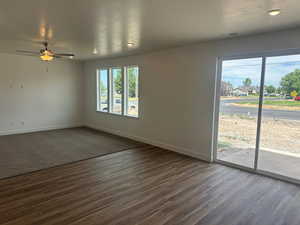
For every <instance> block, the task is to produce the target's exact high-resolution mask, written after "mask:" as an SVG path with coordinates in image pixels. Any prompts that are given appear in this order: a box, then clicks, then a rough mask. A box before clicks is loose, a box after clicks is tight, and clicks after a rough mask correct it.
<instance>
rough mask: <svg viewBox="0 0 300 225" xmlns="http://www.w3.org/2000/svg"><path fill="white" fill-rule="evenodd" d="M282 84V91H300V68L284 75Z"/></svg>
mask: <svg viewBox="0 0 300 225" xmlns="http://www.w3.org/2000/svg"><path fill="white" fill-rule="evenodd" d="M280 85H281V88H282V91H283V92H284V93H285V94H287V95H289V94H291V92H293V91H296V92H297V93H300V69H296V70H295V71H294V72H291V73H289V74H287V75H285V76H284V77H282V78H281V82H280Z"/></svg>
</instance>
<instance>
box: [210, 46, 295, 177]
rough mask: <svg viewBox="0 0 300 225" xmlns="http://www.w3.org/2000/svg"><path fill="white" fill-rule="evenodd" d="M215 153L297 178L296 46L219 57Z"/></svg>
mask: <svg viewBox="0 0 300 225" xmlns="http://www.w3.org/2000/svg"><path fill="white" fill-rule="evenodd" d="M219 63H220V64H219V75H218V76H219V78H218V87H219V89H218V98H217V102H218V103H219V108H218V109H219V111H218V110H216V112H217V113H216V120H217V122H216V126H218V127H217V129H216V130H215V138H216V139H215V140H216V145H215V158H216V160H217V161H219V162H221V163H225V164H227V165H232V166H236V165H237V166H238V167H240V168H245V167H247V169H248V170H251V171H254V172H258V173H262V174H266V175H271V176H275V177H277V178H281V179H285V180H289V181H294V182H297V183H299V181H300V170H299V165H300V150H299V149H300V142H299V140H300V118H299V110H300V51H299V50H297V51H294V50H288V51H284V52H277V53H276V52H275V53H270V52H269V53H264V54H257V55H255V56H254V55H252V56H249V57H248V56H245V57H240V58H237V57H224V58H221V59H220V62H219Z"/></svg>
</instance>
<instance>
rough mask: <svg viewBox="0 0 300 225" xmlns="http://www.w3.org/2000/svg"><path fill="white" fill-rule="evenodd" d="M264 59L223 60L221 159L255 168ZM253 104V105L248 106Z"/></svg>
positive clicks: (220, 116) (220, 125)
mask: <svg viewBox="0 0 300 225" xmlns="http://www.w3.org/2000/svg"><path fill="white" fill-rule="evenodd" d="M261 67H262V58H248V59H235V60H224V61H223V62H222V81H221V90H220V91H221V97H220V111H219V133H218V154H217V157H218V159H220V160H224V161H227V162H230V163H235V164H238V165H241V166H245V167H250V168H254V161H255V147H256V136H257V116H258V105H252V103H254V102H258V100H259V91H260V80H261ZM246 105H247V106H248V105H250V107H245V106H246Z"/></svg>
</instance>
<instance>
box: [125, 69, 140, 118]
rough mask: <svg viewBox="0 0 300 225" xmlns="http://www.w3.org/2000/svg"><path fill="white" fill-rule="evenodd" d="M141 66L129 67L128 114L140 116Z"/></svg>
mask: <svg viewBox="0 0 300 225" xmlns="http://www.w3.org/2000/svg"><path fill="white" fill-rule="evenodd" d="M138 82H139V68H138V67H128V68H127V107H126V108H127V115H129V116H134V117H138V115H139V92H138V91H139V90H138V87H139V84H138Z"/></svg>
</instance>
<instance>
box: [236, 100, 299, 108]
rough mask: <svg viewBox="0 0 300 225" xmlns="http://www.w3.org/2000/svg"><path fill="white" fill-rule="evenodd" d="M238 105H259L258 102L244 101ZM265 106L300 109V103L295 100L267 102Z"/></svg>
mask: <svg viewBox="0 0 300 225" xmlns="http://www.w3.org/2000/svg"><path fill="white" fill-rule="evenodd" d="M236 104H241V105H244V104H247V105H258V101H255V102H253V101H244V102H237V103H236ZM264 105H274V106H292V107H300V101H293V100H265V101H264Z"/></svg>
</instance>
